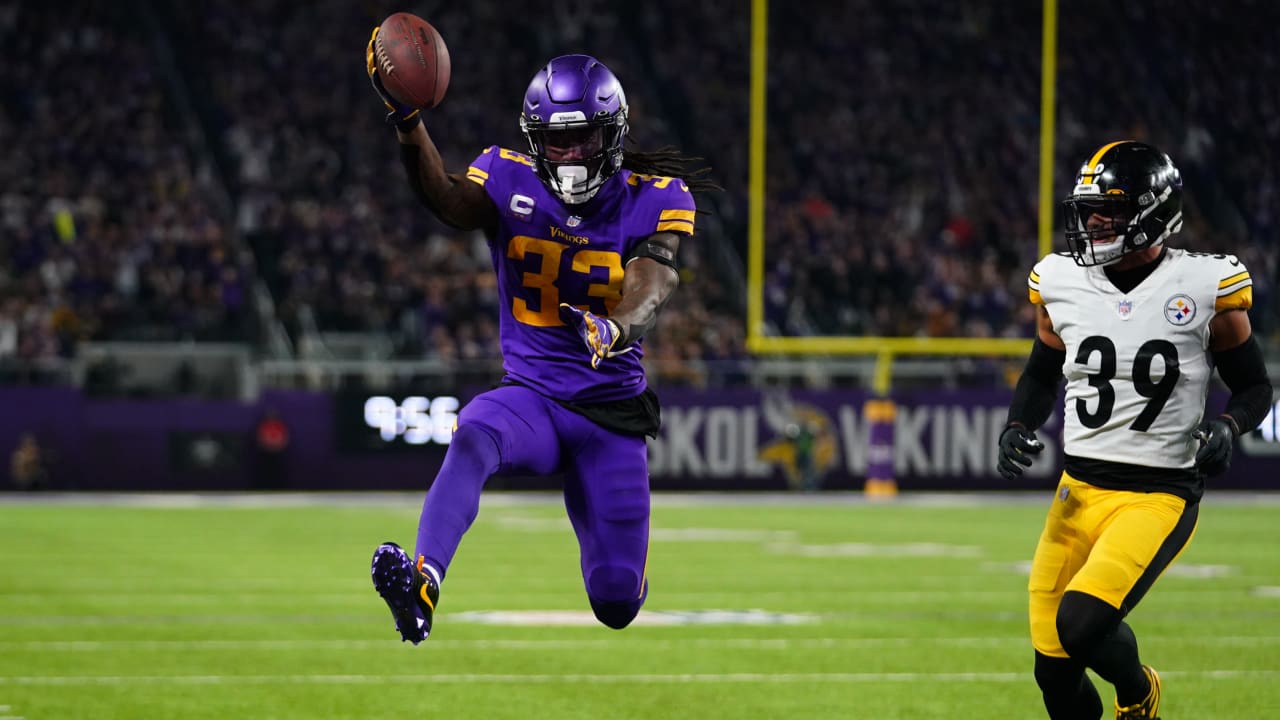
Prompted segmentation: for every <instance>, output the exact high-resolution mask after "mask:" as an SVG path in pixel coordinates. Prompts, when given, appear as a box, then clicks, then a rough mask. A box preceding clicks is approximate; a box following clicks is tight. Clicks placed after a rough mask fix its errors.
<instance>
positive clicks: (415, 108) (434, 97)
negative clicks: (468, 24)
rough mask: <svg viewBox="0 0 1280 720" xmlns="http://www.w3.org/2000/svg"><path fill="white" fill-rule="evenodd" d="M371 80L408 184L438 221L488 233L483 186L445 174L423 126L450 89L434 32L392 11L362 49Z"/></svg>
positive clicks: (493, 216)
mask: <svg viewBox="0 0 1280 720" xmlns="http://www.w3.org/2000/svg"><path fill="white" fill-rule="evenodd" d="M365 62H366V65H367V69H368V72H369V81H370V82H371V83H372V84H373V88H374V90H375V91H377V93H378V95H379V97H381V98H382V102H383V103H384V104H385V105H386V106H387V109H388V111H389V112H388V114H387V123H388V124H390V125H394V126H395V128H396V137H397V138H398V139H399V140H400V158H401V160H402V161H403V162H404V166H405V170H406V171H407V172H408V174H409V185H410V187H412V188H413V191H414V194H416V195H417V196H418V199H419V200H421V201H422V203H423V204H424V205H426V206H427V207H428V208H430V209H431V211H432V212H433V213H435V215H436V217H438V218H440V220H441V221H443V222H445V223H448V224H449V225H452V226H454V227H456V228H460V229H463V230H474V229H487V228H491V227H493V226H494V225H495V223H496V222H497V209H496V208H495V207H494V204H493V201H492V200H490V199H489V196H488V195H487V194H486V193H485V191H484V188H482V187H480V186H479V185H476V184H475V183H473V182H470V181H468V180H467V179H466V177H465V175H463V174H461V173H449V172H447V171H446V170H445V167H444V160H443V159H442V158H441V157H440V151H439V150H437V149H436V145H435V143H434V142H433V141H432V140H431V136H430V135H429V134H428V133H427V129H426V126H424V125H423V123H422V112H421V110H425V109H429V108H432V107H435V106H436V105H439V104H440V101H441V100H443V99H444V94H445V90H446V89H448V86H449V68H450V64H449V51H448V49H447V48H446V47H445V44H444V40H443V39H442V38H441V37H440V34H439V33H438V32H436V30H435V28H433V27H431V25H429V24H427V23H426V22H425V21H424V20H422V19H421V18H418V17H416V16H414V15H411V14H409V13H396V14H394V15H392V16H391V17H388V18H387V19H386V20H385V21H384V22H383V23H382V25H380V26H378V27H376V28H374V29H373V35H372V36H371V37H370V38H369V46H368V48H366V50H365Z"/></svg>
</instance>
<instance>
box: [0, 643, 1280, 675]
mask: <svg viewBox="0 0 1280 720" xmlns="http://www.w3.org/2000/svg"><path fill="white" fill-rule="evenodd" d="M428 642H429V644H430V647H432V648H440V649H452V650H503V651H507V650H589V649H593V648H597V649H608V650H615V649H617V648H619V647H622V646H623V645H626V646H628V647H632V648H634V649H637V650H664V649H688V648H725V649H735V650H819V649H850V648H884V647H1006V646H1008V647H1021V646H1024V645H1028V644H1029V642H1030V641H1029V640H1028V639H1027V638H1025V637H1021V636H1006V637H950V638H918V637H882V638H830V637H827V638H689V639H656V638H654V639H651V638H628V639H626V640H565V639H545V640H430V641H428ZM1143 643H1144V644H1149V645H1160V644H1164V643H1190V644H1194V645H1196V646H1222V647H1260V646H1265V645H1276V644H1280V636H1276V635H1267V636H1256V637H1255V636H1194V637H1193V636H1178V637H1159V636H1157V637H1150V638H1145V639H1144V640H1143ZM398 645H399V643H397V642H395V641H394V639H377V640H320V639H315V640H6V641H0V650H14V651H19V650H21V651H30V652H111V651H116V650H122V649H128V650H183V651H188V650H377V649H387V648H394V647H398ZM1163 672H1164V671H1163V670H1162V671H1161V673H1163Z"/></svg>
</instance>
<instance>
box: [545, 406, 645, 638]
mask: <svg viewBox="0 0 1280 720" xmlns="http://www.w3.org/2000/svg"><path fill="white" fill-rule="evenodd" d="M565 422H566V424H567V425H569V426H570V427H571V428H573V429H576V430H578V431H579V432H580V433H581V435H580V437H581V438H582V441H581V443H580V444H578V446H577V451H576V452H575V453H573V457H574V460H573V463H572V465H571V467H570V468H569V472H568V473H567V474H566V477H565V490H564V496H565V509H566V510H567V511H568V513H569V520H570V522H572V523H573V528H574V532H575V533H576V534H577V536H578V545H579V548H580V550H581V554H582V579H583V581H584V584H585V585H586V590H587V597H588V599H589V600H590V602H591V609H592V610H593V611H594V612H595V615H596V618H597V619H598V620H600V622H601V623H603V624H604V625H606V626H608V627H611V628H614V629H615V630H620V629H622V628H624V627H626V626H627V625H629V624H630V623H631V621H632V620H634V619H635V617H636V615H637V614H638V613H639V612H640V608H641V607H642V606H643V605H644V602H645V599H646V598H647V597H648V592H649V584H648V580H647V578H646V577H645V572H646V569H647V567H646V562H647V560H648V553H649V472H648V464H647V451H646V447H645V442H644V439H643V438H640V437H632V436H627V435H621V434H618V433H614V432H611V431H609V430H606V429H604V428H601V427H599V426H597V425H594V424H593V423H592V424H590V426H582V425H578V423H589V422H590V421H588V420H586V419H585V418H576V419H568V420H566V421H565ZM575 426H576V428H575Z"/></svg>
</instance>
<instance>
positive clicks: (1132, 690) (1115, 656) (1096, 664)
mask: <svg viewBox="0 0 1280 720" xmlns="http://www.w3.org/2000/svg"><path fill="white" fill-rule="evenodd" d="M1087 663H1088V665H1089V667H1090V668H1092V669H1093V671H1094V672H1096V673H1098V677H1100V678H1102V679H1103V680H1106V681H1107V682H1109V683H1111V684H1112V685H1115V686H1116V702H1117V703H1119V704H1120V707H1128V706H1130V705H1136V704H1138V703H1140V702H1142V701H1143V700H1145V699H1146V697H1147V694H1148V693H1150V692H1151V681H1149V680H1148V679H1147V674H1146V673H1144V672H1142V662H1141V661H1140V660H1139V659H1138V638H1136V637H1135V636H1134V634H1133V630H1132V629H1131V628H1130V627H1129V624H1128V623H1126V622H1121V623H1120V624H1119V625H1117V626H1116V629H1115V630H1114V631H1113V632H1112V633H1111V634H1109V635H1107V636H1106V637H1104V638H1103V639H1102V642H1100V643H1098V646H1097V647H1096V648H1095V649H1094V651H1093V654H1092V655H1091V656H1090V657H1089V659H1088V661H1087Z"/></svg>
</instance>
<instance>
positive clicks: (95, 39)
mask: <svg viewBox="0 0 1280 720" xmlns="http://www.w3.org/2000/svg"><path fill="white" fill-rule="evenodd" d="M0 47H2V48H3V50H2V51H0V58H2V62H0V144H2V145H3V146H4V154H5V159H4V162H3V163H0V358H5V357H10V358H12V357H17V358H21V359H28V360H30V359H39V358H47V357H55V356H69V355H71V354H72V353H73V352H74V350H75V346H76V343H77V342H79V341H80V340H84V339H102V338H114V339H170V340H176V339H219V338H243V337H244V336H245V327H244V323H245V321H246V312H245V289H246V277H245V271H246V267H245V266H244V265H243V264H242V258H241V257H240V256H239V254H238V253H237V252H236V251H235V248H234V246H233V244H232V243H231V241H230V240H229V238H228V233H227V227H226V224H225V223H224V222H223V221H222V219H221V218H220V217H219V215H218V213H217V212H215V210H214V209H213V204H212V202H211V198H213V197H215V196H216V192H215V191H214V188H213V183H212V178H211V177H210V176H209V174H208V173H207V172H204V168H203V167H202V166H201V164H200V163H199V162H198V161H197V160H194V159H193V156H192V153H191V148H190V147H189V144H188V142H187V137H186V135H185V134H184V133H183V131H182V129H181V126H180V125H179V124H177V123H176V122H175V120H176V118H175V117H174V116H173V115H172V114H171V113H170V112H169V109H170V107H171V104H170V103H169V101H168V100H167V99H166V87H165V85H164V82H163V81H162V78H161V76H160V71H159V69H158V67H157V64H156V63H155V62H154V61H153V60H152V58H151V55H150V53H151V49H150V48H149V47H148V45H147V43H146V42H145V36H144V35H143V33H142V32H141V31H140V29H139V28H136V27H134V26H131V25H130V24H129V23H128V22H127V19H126V18H124V17H123V16H119V15H117V14H115V11H113V10H111V9H109V8H108V7H107V6H104V5H102V4H92V3H74V4H72V5H71V6H70V7H66V8H64V7H61V6H59V7H53V6H43V7H42V6H38V5H37V6H32V5H30V4H27V3H6V4H3V5H0Z"/></svg>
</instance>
